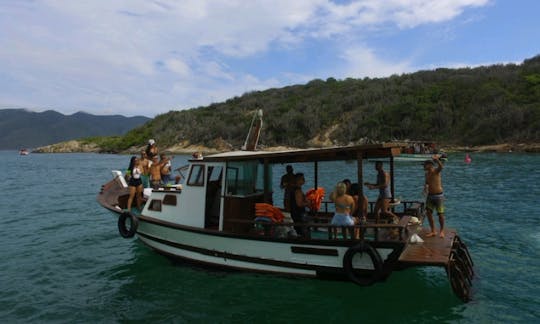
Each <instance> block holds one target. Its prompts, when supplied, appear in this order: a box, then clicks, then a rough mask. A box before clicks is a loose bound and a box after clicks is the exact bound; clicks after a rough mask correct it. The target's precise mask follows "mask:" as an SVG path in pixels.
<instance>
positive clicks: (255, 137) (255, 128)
mask: <svg viewBox="0 0 540 324" xmlns="http://www.w3.org/2000/svg"><path fill="white" fill-rule="evenodd" d="M262 116H263V111H262V109H257V111H256V112H255V115H254V116H253V119H252V120H251V126H250V127H249V132H248V135H247V137H246V141H245V142H244V145H243V146H242V150H243V151H255V150H256V149H257V143H258V142H259V135H260V134H261V128H262Z"/></svg>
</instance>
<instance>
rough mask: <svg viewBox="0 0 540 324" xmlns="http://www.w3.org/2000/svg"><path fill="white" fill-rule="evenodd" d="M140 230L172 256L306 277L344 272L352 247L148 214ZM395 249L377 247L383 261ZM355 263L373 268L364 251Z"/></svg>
mask: <svg viewBox="0 0 540 324" xmlns="http://www.w3.org/2000/svg"><path fill="white" fill-rule="evenodd" d="M137 234H138V237H139V239H140V240H141V241H142V242H143V243H144V244H146V245H148V246H150V247H151V248H153V249H155V250H156V251H158V252H160V253H162V254H165V255H168V256H171V257H177V258H182V259H187V260H190V261H194V262H197V263H203V264H205V265H214V266H218V267H223V268H231V269H238V270H247V271H256V272H272V273H280V274H288V275H295V276H306V277H315V276H317V274H318V272H334V273H335V272H341V271H342V269H343V256H344V255H345V253H346V252H347V250H348V249H349V246H346V245H342V246H339V245H335V244H328V245H323V244H298V243H295V242H288V241H286V240H284V241H282V242H276V241H275V240H273V241H271V240H264V239H255V238H254V239H246V238H240V237H238V238H234V237H232V236H231V235H223V234H220V233H216V234H211V233H207V232H204V233H203V232H201V231H198V230H197V229H187V228H186V229H181V228H178V227H173V226H167V225H161V224H157V223H156V222H152V221H150V222H149V221H148V219H146V218H145V217H142V218H141V219H140V224H139V228H138V230H137ZM165 238H166V239H165ZM332 243H333V242H332ZM392 251H393V250H392V249H390V248H378V249H377V252H378V253H379V255H380V256H381V258H382V260H383V261H384V260H386V259H387V257H388V255H389V254H390V253H391V252H392ZM353 265H354V268H355V269H359V270H360V269H361V270H373V269H374V267H373V263H372V261H371V259H370V257H369V256H368V255H367V254H365V253H364V254H363V255H359V254H357V255H355V257H354V259H353Z"/></svg>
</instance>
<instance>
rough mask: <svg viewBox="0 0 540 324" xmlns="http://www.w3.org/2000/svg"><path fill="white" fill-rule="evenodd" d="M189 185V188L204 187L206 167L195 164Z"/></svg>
mask: <svg viewBox="0 0 540 324" xmlns="http://www.w3.org/2000/svg"><path fill="white" fill-rule="evenodd" d="M187 184H188V185H189V186H204V165H202V164H194V165H193V166H192V167H191V172H190V174H189V179H188V182H187Z"/></svg>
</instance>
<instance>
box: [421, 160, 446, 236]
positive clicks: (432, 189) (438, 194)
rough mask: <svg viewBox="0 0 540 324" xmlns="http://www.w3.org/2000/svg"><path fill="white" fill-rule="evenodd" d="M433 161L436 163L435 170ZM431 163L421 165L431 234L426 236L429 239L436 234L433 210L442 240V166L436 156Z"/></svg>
mask: <svg viewBox="0 0 540 324" xmlns="http://www.w3.org/2000/svg"><path fill="white" fill-rule="evenodd" d="M433 161H435V163H437V167H436V168H435V166H434V162H433ZM433 161H432V160H426V161H424V163H423V165H424V171H425V172H426V182H425V184H424V193H425V194H427V199H426V212H427V216H428V221H429V227H430V228H431V232H430V233H428V234H427V235H426V236H427V237H431V236H435V235H437V232H436V231H435V222H434V221H433V210H436V211H437V215H438V216H439V224H440V226H441V231H440V234H439V236H440V237H441V238H442V237H444V203H443V202H444V196H443V188H442V181H441V171H442V169H443V164H442V163H441V160H439V156H438V155H436V154H435V155H433Z"/></svg>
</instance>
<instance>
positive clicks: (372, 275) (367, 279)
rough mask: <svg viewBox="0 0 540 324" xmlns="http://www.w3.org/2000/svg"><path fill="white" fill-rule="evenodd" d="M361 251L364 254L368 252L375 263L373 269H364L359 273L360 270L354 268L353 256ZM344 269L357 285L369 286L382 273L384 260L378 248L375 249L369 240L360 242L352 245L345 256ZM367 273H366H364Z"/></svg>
mask: <svg viewBox="0 0 540 324" xmlns="http://www.w3.org/2000/svg"><path fill="white" fill-rule="evenodd" d="M357 253H360V255H363V254H364V253H366V254H367V255H368V256H369V257H370V258H371V262H372V263H373V270H365V271H362V272H363V274H362V275H359V274H358V272H359V271H358V270H355V269H354V268H353V264H352V263H353V258H354V255H355V254H357ZM343 269H344V270H345V273H346V274H347V276H348V277H349V279H350V280H351V281H352V282H354V283H355V284H357V285H360V286H369V285H371V284H373V283H374V282H376V281H377V280H378V279H379V277H380V276H381V275H382V269H383V261H382V258H381V256H380V255H379V253H378V252H377V250H376V249H374V248H373V247H372V246H371V245H370V244H369V243H367V242H360V243H358V244H356V245H354V246H352V247H350V248H349V249H348V250H347V252H345V255H344V256H343ZM364 274H365V275H364Z"/></svg>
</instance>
